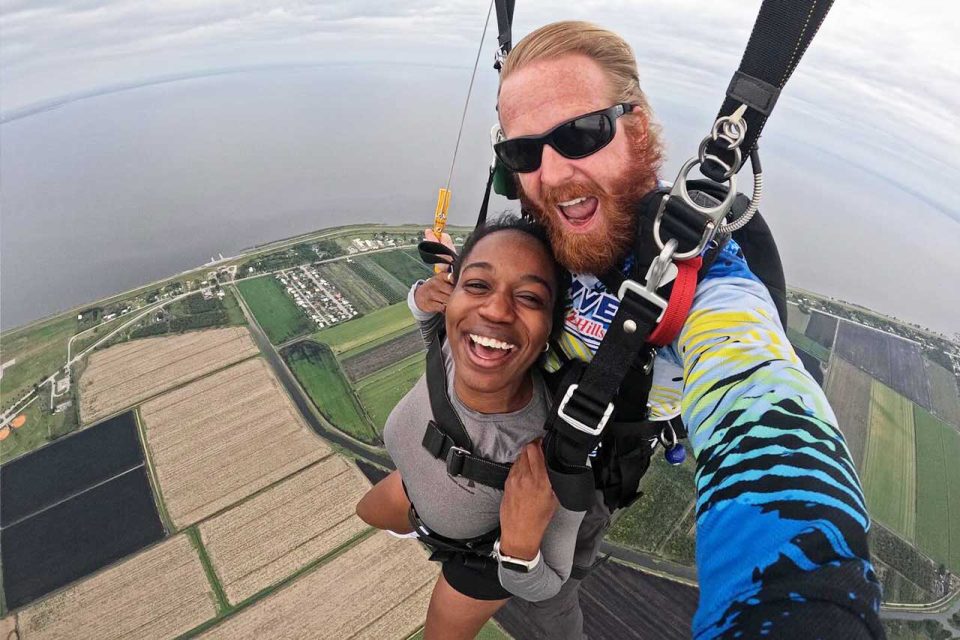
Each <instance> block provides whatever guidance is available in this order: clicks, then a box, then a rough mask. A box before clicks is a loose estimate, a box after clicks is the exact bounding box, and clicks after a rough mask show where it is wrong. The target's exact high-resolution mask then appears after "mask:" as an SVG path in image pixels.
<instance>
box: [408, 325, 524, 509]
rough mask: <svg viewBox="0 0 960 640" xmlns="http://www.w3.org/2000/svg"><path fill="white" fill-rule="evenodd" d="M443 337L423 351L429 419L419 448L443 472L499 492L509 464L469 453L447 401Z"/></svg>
mask: <svg viewBox="0 0 960 640" xmlns="http://www.w3.org/2000/svg"><path fill="white" fill-rule="evenodd" d="M442 343H443V334H442V333H441V334H439V335H438V336H437V337H436V338H435V339H434V341H433V342H432V343H431V344H430V348H429V349H427V392H428V393H429V395H430V409H431V411H432V412H433V420H431V421H430V422H429V423H427V430H426V432H425V433H424V434H423V442H422V444H423V448H424V449H426V450H427V451H428V452H429V453H430V455H432V456H433V457H434V458H436V459H438V460H443V461H445V462H446V464H447V473H449V474H450V475H451V476H454V477H457V476H462V477H464V478H466V479H467V480H472V481H474V482H479V483H480V484H482V485H485V486H488V487H492V488H494V489H500V490H502V489H503V487H504V484H505V483H506V481H507V475H509V473H510V467H511V466H512V465H510V464H505V463H500V462H493V461H491V460H487V459H485V458H481V457H480V456H476V455H474V454H473V442H472V441H471V440H470V434H468V433H467V428H466V427H464V426H463V422H462V421H461V420H460V416H459V415H458V414H457V411H456V409H454V408H453V404H452V403H451V402H450V394H449V393H448V392H447V375H446V367H444V366H443V352H442V347H441V345H442Z"/></svg>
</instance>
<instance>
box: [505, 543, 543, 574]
mask: <svg viewBox="0 0 960 640" xmlns="http://www.w3.org/2000/svg"><path fill="white" fill-rule="evenodd" d="M493 557H494V558H496V559H497V562H499V563H500V566H501V567H503V568H504V569H509V570H510V571H517V572H519V573H530V572H531V571H533V570H534V569H535V568H536V566H537V565H538V564H540V558H541V557H542V555H541V554H540V550H539V549H537V555H536V556H534V558H533V560H522V559H520V558H514V557H513V556H508V555H504V554H503V553H501V552H500V538H497V541H496V542H494V543H493Z"/></svg>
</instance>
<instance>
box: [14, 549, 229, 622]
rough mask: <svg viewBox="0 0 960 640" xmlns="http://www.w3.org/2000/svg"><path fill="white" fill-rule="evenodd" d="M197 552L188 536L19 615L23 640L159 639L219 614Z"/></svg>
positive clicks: (129, 561)
mask: <svg viewBox="0 0 960 640" xmlns="http://www.w3.org/2000/svg"><path fill="white" fill-rule="evenodd" d="M214 602H215V600H214V596H213V593H212V590H211V588H210V585H209V583H208V582H207V577H206V574H205V573H204V571H203V566H202V565H201V564H200V558H199V556H198V555H197V551H196V549H194V548H193V547H192V545H191V544H190V540H189V539H188V538H187V536H185V535H179V536H175V537H173V538H171V539H169V540H166V541H165V542H162V543H160V544H158V545H156V546H155V547H153V548H151V549H149V550H147V551H145V552H143V553H141V554H139V555H137V556H135V557H133V558H130V559H129V560H126V561H124V562H122V563H120V564H118V565H116V566H114V567H110V568H109V569H107V570H106V571H103V572H101V573H99V574H97V575H96V576H93V577H91V578H89V579H88V580H84V581H83V582H80V583H78V584H76V585H74V586H72V587H70V588H69V589H67V590H66V591H63V592H62V593H58V594H57V595H54V596H51V597H50V598H47V599H46V600H43V601H41V602H38V603H36V604H34V605H31V606H30V607H28V608H27V609H24V610H23V611H21V612H20V639H21V640H82V639H90V640H113V639H117V640H119V639H120V638H137V640H152V639H154V638H156V639H157V640H159V639H161V638H172V637H175V636H177V635H179V634H182V633H185V632H187V631H189V630H190V629H192V628H193V627H196V626H197V625H199V624H201V623H203V622H204V621H206V620H209V619H210V618H212V617H214V616H215V615H216V612H217V610H216V606H215V605H214Z"/></svg>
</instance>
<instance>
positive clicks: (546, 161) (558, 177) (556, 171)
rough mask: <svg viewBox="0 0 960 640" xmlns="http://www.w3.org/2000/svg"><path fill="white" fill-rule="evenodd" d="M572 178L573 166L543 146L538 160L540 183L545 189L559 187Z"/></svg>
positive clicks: (549, 148) (550, 148)
mask: <svg viewBox="0 0 960 640" xmlns="http://www.w3.org/2000/svg"><path fill="white" fill-rule="evenodd" d="M572 177H573V164H572V162H571V161H570V160H569V159H567V158H564V157H563V156H562V155H560V154H559V153H557V151H556V150H555V149H554V148H553V147H551V146H550V145H548V144H545V145H543V157H542V158H541V159H540V182H541V183H542V184H543V185H545V186H547V187H559V186H561V185H563V184H566V183H567V182H569V180H570V179H571V178H572Z"/></svg>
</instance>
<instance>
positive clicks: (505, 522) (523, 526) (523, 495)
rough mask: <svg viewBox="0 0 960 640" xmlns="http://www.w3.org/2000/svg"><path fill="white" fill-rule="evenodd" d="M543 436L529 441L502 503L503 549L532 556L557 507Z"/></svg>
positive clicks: (508, 553) (511, 476)
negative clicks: (544, 451) (543, 445)
mask: <svg viewBox="0 0 960 640" xmlns="http://www.w3.org/2000/svg"><path fill="white" fill-rule="evenodd" d="M557 504H558V503H557V497H556V496H555V495H554V493H553V488H552V487H551V486H550V478H549V477H548V476H547V466H546V463H545V462H544V459H543V448H542V443H541V441H540V440H534V441H533V442H531V443H529V444H528V445H526V446H525V447H524V448H523V450H522V451H521V452H520V455H519V456H517V460H516V462H514V463H513V467H512V468H511V469H510V475H508V476H507V483H506V485H505V486H504V489H503V501H502V502H501V503H500V550H501V551H502V552H503V553H505V554H506V555H508V556H513V557H514V558H520V559H522V560H533V559H534V558H535V557H536V555H537V552H538V551H539V550H540V543H541V541H542V540H543V534H544V532H545V531H546V530H547V525H548V524H550V520H551V519H552V518H553V514H554V512H555V511H556V510H557Z"/></svg>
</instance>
